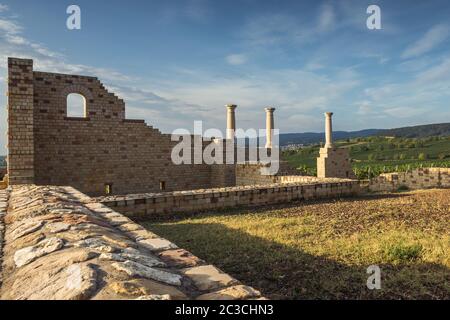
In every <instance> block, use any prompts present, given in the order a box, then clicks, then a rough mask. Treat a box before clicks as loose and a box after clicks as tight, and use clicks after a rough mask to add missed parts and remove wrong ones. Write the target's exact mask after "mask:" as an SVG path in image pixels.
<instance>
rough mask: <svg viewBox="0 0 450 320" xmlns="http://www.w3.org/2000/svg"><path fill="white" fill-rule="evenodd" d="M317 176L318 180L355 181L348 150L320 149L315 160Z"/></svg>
mask: <svg viewBox="0 0 450 320" xmlns="http://www.w3.org/2000/svg"><path fill="white" fill-rule="evenodd" d="M317 176H318V177H319V178H347V179H355V178H356V177H355V174H354V173H353V170H352V165H351V163H350V155H349V150H348V149H345V148H335V147H331V148H320V154H319V158H317Z"/></svg>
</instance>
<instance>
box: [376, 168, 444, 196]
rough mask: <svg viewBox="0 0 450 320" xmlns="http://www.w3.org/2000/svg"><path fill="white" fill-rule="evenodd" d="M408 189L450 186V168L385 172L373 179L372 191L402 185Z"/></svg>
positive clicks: (385, 190)
mask: <svg viewBox="0 0 450 320" xmlns="http://www.w3.org/2000/svg"><path fill="white" fill-rule="evenodd" d="M402 186H404V187H407V188H408V189H426V188H450V168H422V169H416V170H412V171H408V172H394V173H384V174H381V175H380V176H378V177H376V178H374V179H371V180H370V181H369V184H368V189H369V190H370V191H372V192H392V191H396V190H398V189H399V188H400V187H402Z"/></svg>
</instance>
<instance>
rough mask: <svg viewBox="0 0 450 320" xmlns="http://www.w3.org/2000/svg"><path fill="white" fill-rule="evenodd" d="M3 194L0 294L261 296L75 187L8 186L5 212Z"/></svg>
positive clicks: (49, 297) (54, 296)
mask: <svg viewBox="0 0 450 320" xmlns="http://www.w3.org/2000/svg"><path fill="white" fill-rule="evenodd" d="M5 199H6V196H5V191H1V192H0V221H3V217H4V218H5V219H4V221H5V224H6V233H5V241H4V244H5V245H4V247H3V249H4V250H3V253H4V254H3V264H2V266H3V268H2V272H1V275H2V277H3V283H2V284H1V287H0V299H13V300H28V299H33V300H34V299H37V300H81V299H106V300H111V299H114V300H116V299H139V300H167V299H177V300H178V299H183V300H184V299H199V300H204V299H230V300H233V299H258V298H260V293H259V292H258V291H256V290H255V289H253V288H251V287H248V286H245V285H243V284H241V283H240V282H239V281H238V280H236V279H234V278H232V277H231V276H229V275H228V274H226V273H224V272H222V271H221V270H219V269H218V268H216V267H214V266H212V265H209V264H207V263H206V262H204V261H203V260H201V259H199V258H198V257H196V256H194V255H192V254H191V253H189V252H188V251H186V250H183V249H180V248H178V247H177V246H176V245H175V244H174V243H172V242H170V241H168V240H166V239H163V238H161V237H159V236H158V235H156V234H154V233H152V232H150V231H147V230H146V229H144V228H143V227H141V226H140V225H138V224H136V223H134V222H133V221H131V220H130V219H128V218H126V217H124V216H123V215H121V214H119V213H117V212H115V211H113V210H112V209H110V208H108V207H106V206H104V205H103V204H101V203H94V202H92V201H93V200H92V199H91V198H89V197H88V196H86V195H84V194H82V193H80V192H79V191H77V190H75V189H74V188H72V187H55V186H35V185H23V186H20V187H13V189H12V191H11V193H10V197H9V200H8V210H7V214H6V216H5V208H6V202H5ZM0 226H3V225H2V224H0ZM0 230H1V229H0ZM0 234H3V233H0ZM0 239H3V238H0ZM1 242H2V243H3V241H1Z"/></svg>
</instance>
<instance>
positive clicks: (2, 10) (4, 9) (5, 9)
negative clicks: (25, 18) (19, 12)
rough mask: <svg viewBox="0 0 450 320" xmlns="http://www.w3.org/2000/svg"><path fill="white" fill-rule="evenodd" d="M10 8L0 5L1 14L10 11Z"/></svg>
mask: <svg viewBox="0 0 450 320" xmlns="http://www.w3.org/2000/svg"><path fill="white" fill-rule="evenodd" d="M8 10H9V7H8V6H7V5H6V4H2V3H0V12H5V11H8Z"/></svg>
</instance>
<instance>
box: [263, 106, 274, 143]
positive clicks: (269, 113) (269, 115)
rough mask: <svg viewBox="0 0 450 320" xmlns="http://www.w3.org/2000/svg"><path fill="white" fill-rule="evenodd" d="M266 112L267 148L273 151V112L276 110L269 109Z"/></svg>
mask: <svg viewBox="0 0 450 320" xmlns="http://www.w3.org/2000/svg"><path fill="white" fill-rule="evenodd" d="M264 110H265V111H266V148H267V149H271V148H272V141H273V129H274V120H273V112H274V111H275V108H272V107H267V108H265V109H264Z"/></svg>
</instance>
